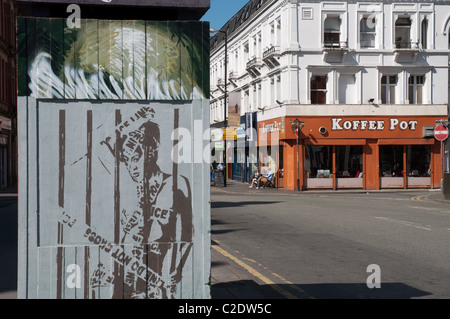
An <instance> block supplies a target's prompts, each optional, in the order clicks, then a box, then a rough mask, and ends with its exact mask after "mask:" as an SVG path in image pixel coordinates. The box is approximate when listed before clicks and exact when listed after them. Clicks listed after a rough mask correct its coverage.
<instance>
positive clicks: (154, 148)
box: [124, 131, 159, 182]
mask: <svg viewBox="0 0 450 319" xmlns="http://www.w3.org/2000/svg"><path fill="white" fill-rule="evenodd" d="M139 133H141V134H130V136H131V137H132V138H133V140H134V141H135V142H136V144H134V146H135V147H134V148H133V149H130V148H127V141H128V139H127V141H126V142H125V143H124V147H125V152H124V159H125V161H124V162H125V165H126V167H127V170H128V172H129V174H130V176H131V178H132V179H133V180H134V181H135V182H140V181H142V180H143V179H144V172H145V171H147V174H148V175H147V176H150V175H151V173H152V172H153V171H154V170H155V169H156V167H157V166H156V162H157V160H158V151H159V141H158V140H157V139H156V138H155V136H148V137H145V138H144V136H143V134H142V133H143V132H142V131H140V132H139ZM148 133H150V132H148ZM136 137H138V138H137V139H136ZM132 145H133V144H132ZM145 154H147V155H146V156H145Z"/></svg>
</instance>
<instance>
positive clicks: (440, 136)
mask: <svg viewBox="0 0 450 319" xmlns="http://www.w3.org/2000/svg"><path fill="white" fill-rule="evenodd" d="M434 137H435V138H436V139H437V140H438V141H443V140H446V139H447V137H448V128H446V127H445V126H444V125H442V124H440V125H437V126H436V127H435V128H434Z"/></svg>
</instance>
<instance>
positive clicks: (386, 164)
mask: <svg viewBox="0 0 450 319" xmlns="http://www.w3.org/2000/svg"><path fill="white" fill-rule="evenodd" d="M379 153H380V156H379V164H380V179H381V180H380V186H381V187H403V145H380V148H379Z"/></svg>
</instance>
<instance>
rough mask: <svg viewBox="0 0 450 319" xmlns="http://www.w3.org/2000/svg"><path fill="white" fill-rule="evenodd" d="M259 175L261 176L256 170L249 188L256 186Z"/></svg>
mask: <svg viewBox="0 0 450 319" xmlns="http://www.w3.org/2000/svg"><path fill="white" fill-rule="evenodd" d="M260 175H261V174H260V173H259V170H258V169H256V172H255V177H253V179H252V183H251V184H250V186H249V188H253V184H255V185H257V182H258V178H259V177H260Z"/></svg>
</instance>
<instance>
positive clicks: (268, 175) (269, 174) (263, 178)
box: [256, 167, 273, 189]
mask: <svg viewBox="0 0 450 319" xmlns="http://www.w3.org/2000/svg"><path fill="white" fill-rule="evenodd" d="M272 178H273V172H272V170H271V169H270V167H269V168H268V169H267V173H266V175H264V176H261V177H260V178H258V181H257V182H256V189H259V185H262V187H264V188H265V187H266V186H265V185H266V183H267V182H270V181H271V180H272ZM261 183H262V184H261Z"/></svg>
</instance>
